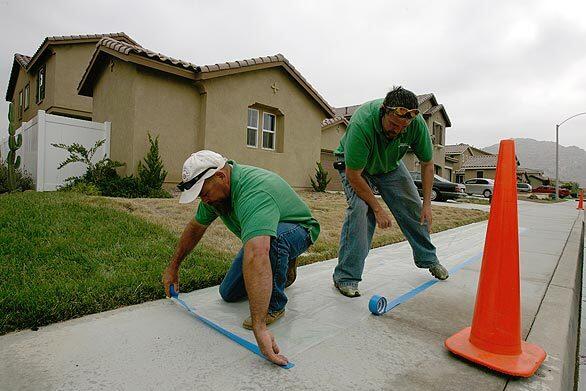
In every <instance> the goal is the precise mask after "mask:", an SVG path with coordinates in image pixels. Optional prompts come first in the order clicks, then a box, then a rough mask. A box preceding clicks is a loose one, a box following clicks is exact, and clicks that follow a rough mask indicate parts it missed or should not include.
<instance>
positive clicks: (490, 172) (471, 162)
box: [460, 151, 519, 181]
mask: <svg viewBox="0 0 586 391" xmlns="http://www.w3.org/2000/svg"><path fill="white" fill-rule="evenodd" d="M482 152H484V151H482ZM484 153H485V155H482V154H480V155H476V156H470V157H468V158H466V160H465V161H464V163H463V164H462V167H461V169H460V171H461V172H463V175H464V181H467V180H468V179H472V178H489V179H495V178H496V168H497V163H498V155H493V154H490V153H487V152H484ZM515 160H516V162H517V166H519V159H517V157H515ZM518 175H519V169H518V168H517V177H518Z"/></svg>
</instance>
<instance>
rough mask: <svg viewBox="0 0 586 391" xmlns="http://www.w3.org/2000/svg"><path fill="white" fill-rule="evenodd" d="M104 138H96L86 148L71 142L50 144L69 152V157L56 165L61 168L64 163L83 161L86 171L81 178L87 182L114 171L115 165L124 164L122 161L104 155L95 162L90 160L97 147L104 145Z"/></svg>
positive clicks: (68, 179) (97, 179)
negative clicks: (91, 144)
mask: <svg viewBox="0 0 586 391" xmlns="http://www.w3.org/2000/svg"><path fill="white" fill-rule="evenodd" d="M105 142H106V140H98V141H96V143H95V144H94V146H93V147H91V148H90V149H87V148H86V147H84V146H83V145H81V144H78V143H73V144H71V145H65V144H51V145H52V146H54V147H55V148H61V149H64V150H66V151H67V152H69V157H68V158H67V159H65V160H64V161H63V162H61V164H59V166H58V167H57V169H58V170H60V169H62V168H63V167H65V166H66V165H68V164H70V163H78V162H79V163H83V164H85V165H86V172H85V175H84V177H83V179H84V180H85V181H86V182H89V183H96V182H97V181H99V180H100V179H102V178H101V177H102V176H103V175H104V174H111V173H112V172H114V173H115V171H114V170H115V169H116V168H117V167H122V166H124V163H120V162H117V161H114V160H111V159H110V158H108V157H106V155H104V157H103V159H102V160H100V161H98V162H96V163H95V164H94V163H93V162H92V160H93V158H94V155H95V154H96V152H97V151H98V149H99V148H100V147H101V146H102V145H104V143H105ZM75 179H78V178H67V179H66V181H71V180H75Z"/></svg>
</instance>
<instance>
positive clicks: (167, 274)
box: [162, 262, 179, 297]
mask: <svg viewBox="0 0 586 391" xmlns="http://www.w3.org/2000/svg"><path fill="white" fill-rule="evenodd" d="M162 282H163V285H164V286H165V295H167V297H171V291H170V288H169V287H170V286H171V284H173V288H175V292H179V267H177V266H175V265H174V263H173V262H171V263H170V264H169V266H167V268H166V269H165V271H164V272H163V279H162Z"/></svg>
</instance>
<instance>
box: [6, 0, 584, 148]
mask: <svg viewBox="0 0 586 391" xmlns="http://www.w3.org/2000/svg"><path fill="white" fill-rule="evenodd" d="M585 11H586V2H584V1H578V0H576V1H563V2H562V1H552V0H550V1H541V0H539V1H538V0H532V1H504V0H503V1H470V0H453V1H447V0H443V1H431V0H428V1H419V0H415V1H414V0H404V1H366V0H364V1H340V0H338V1H317V0H314V1H251V0H247V1H242V2H239V3H237V2H236V1H220V0H214V1H209V0H208V1H178V0H173V1H156V2H153V1H148V0H144V1H100V0H94V1H84V0H77V1H44V0H43V1H40V0H37V1H27V0H18V1H15V0H8V1H7V0H0V33H1V36H2V37H3V38H2V40H1V41H0V58H1V63H0V87H1V90H2V96H5V94H6V88H7V85H8V79H9V77H10V69H11V66H12V61H13V56H14V53H15V52H18V53H22V54H26V55H29V56H30V55H33V54H34V52H35V51H36V49H37V48H38V46H39V45H40V44H41V42H42V41H43V39H44V38H45V37H46V36H52V35H72V34H94V33H107V32H118V31H124V32H125V33H127V34H128V35H130V36H131V37H132V38H133V39H134V40H136V41H137V42H139V43H140V44H141V45H142V46H144V47H146V48H148V49H151V50H154V51H157V52H161V53H163V54H166V55H169V56H171V57H175V58H179V59H182V60H187V61H190V62H193V63H195V64H211V63H217V62H224V61H231V60H238V59H246V58H251V57H258V56H264V55H271V54H277V53H282V54H283V55H285V57H287V59H288V60H289V61H290V62H291V63H292V64H293V65H294V66H295V67H296V68H297V69H298V70H299V71H300V72H301V74H302V75H303V76H304V77H305V78H306V79H307V80H308V81H309V82H310V83H311V84H312V85H313V86H314V87H315V88H316V89H317V90H318V91H319V93H320V94H321V95H322V96H323V97H324V98H325V99H326V100H327V101H328V103H329V104H330V105H332V106H334V107H340V106H348V105H354V104H360V103H363V102H365V101H368V100H371V99H375V98H378V97H382V96H384V94H385V93H386V92H387V90H388V89H389V88H391V87H392V86H393V85H403V86H404V87H406V88H408V89H411V90H412V91H413V92H415V93H416V94H424V93H430V92H432V93H434V94H435V96H436V98H437V99H438V101H439V102H440V103H443V104H444V106H445V108H446V110H447V112H448V115H449V117H450V119H451V121H452V127H451V128H448V130H447V140H446V141H447V143H448V144H454V143H460V142H464V143H469V144H472V145H475V146H479V147H485V146H488V145H491V144H494V143H497V142H498V141H499V140H500V139H503V138H510V137H529V138H534V139H537V140H550V141H555V124H556V123H559V122H561V121H562V120H564V119H565V118H567V117H569V116H570V115H573V114H576V113H579V112H585V111H586V20H585V19H584V15H586V12H585ZM7 108H8V103H5V104H3V105H0V132H1V133H0V135H2V136H4V135H6V133H7V130H6V129H7V119H6V118H7V114H6V113H7ZM560 144H561V145H566V146H569V145H576V146H578V147H580V148H583V149H586V115H585V116H583V117H578V118H575V119H573V120H571V121H569V122H568V123H566V124H564V125H563V126H562V127H561V130H560Z"/></svg>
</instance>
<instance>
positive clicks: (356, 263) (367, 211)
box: [334, 162, 439, 287]
mask: <svg viewBox="0 0 586 391" xmlns="http://www.w3.org/2000/svg"><path fill="white" fill-rule="evenodd" d="M339 173H340V176H341V177H342V184H343V186H344V192H345V193H346V201H347V202H348V208H347V209H346V216H345V218H344V224H343V225H342V233H341V234H340V248H339V254H338V265H337V266H336V268H335V269H334V281H335V282H336V283H338V284H339V285H348V286H353V287H356V286H358V283H359V282H360V281H361V280H362V271H363V270H364V260H365V259H366V256H367V255H368V251H369V250H370V246H371V243H372V236H373V234H374V228H375V227H376V219H375V217H374V212H373V211H372V209H371V208H370V207H369V206H368V204H367V203H366V202H364V200H362V198H360V197H358V195H357V194H356V193H355V192H354V189H353V188H352V186H351V185H350V183H349V181H348V179H347V178H346V175H345V173H344V172H343V171H339ZM363 175H364V178H365V179H366V181H367V182H368V183H369V185H370V186H371V187H372V185H374V186H376V187H377V189H378V190H379V192H380V195H381V197H382V199H383V201H384V202H385V204H387V206H388V207H389V209H390V210H391V213H392V214H393V216H394V217H395V220H396V221H397V224H398V225H399V228H400V229H401V231H402V232H403V234H404V235H405V238H407V240H408V241H409V244H410V245H411V249H412V250H413V259H414V260H415V265H416V266H417V267H420V268H429V267H431V266H432V265H433V264H435V263H438V262H439V260H438V258H437V255H436V251H435V246H434V245H433V244H432V243H431V239H430V237H429V232H428V231H427V223H426V224H425V225H421V224H420V223H419V219H420V218H421V208H422V203H421V199H420V197H419V193H418V192H417V187H415V184H414V183H413V180H412V179H411V175H410V174H409V171H407V168H406V167H405V165H404V164H403V162H401V163H400V164H399V167H397V168H396V169H395V170H393V171H391V172H388V173H385V174H379V175H368V174H363Z"/></svg>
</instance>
